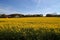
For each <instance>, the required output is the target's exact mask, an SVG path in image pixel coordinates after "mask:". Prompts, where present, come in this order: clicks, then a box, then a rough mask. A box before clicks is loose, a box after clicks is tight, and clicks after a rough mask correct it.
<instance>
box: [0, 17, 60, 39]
mask: <svg viewBox="0 0 60 40" xmlns="http://www.w3.org/2000/svg"><path fill="white" fill-rule="evenodd" d="M0 39H1V40H60V18H59V17H27V18H0Z"/></svg>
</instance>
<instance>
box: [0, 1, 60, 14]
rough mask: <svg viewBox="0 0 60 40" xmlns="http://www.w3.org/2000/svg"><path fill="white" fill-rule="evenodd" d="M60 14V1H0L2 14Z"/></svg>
mask: <svg viewBox="0 0 60 40" xmlns="http://www.w3.org/2000/svg"><path fill="white" fill-rule="evenodd" d="M55 12H56V13H58V14H60V0H0V13H6V14H11V13H22V14H44V15H45V14H47V13H55Z"/></svg>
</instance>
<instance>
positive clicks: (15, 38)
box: [0, 28, 60, 40]
mask: <svg viewBox="0 0 60 40" xmlns="http://www.w3.org/2000/svg"><path fill="white" fill-rule="evenodd" d="M48 30H50V31H48ZM0 40H60V34H59V33H56V32H55V30H54V29H44V28H40V29H38V30H34V29H33V28H26V29H24V28H22V29H21V30H20V31H19V32H16V31H8V30H5V31H0Z"/></svg>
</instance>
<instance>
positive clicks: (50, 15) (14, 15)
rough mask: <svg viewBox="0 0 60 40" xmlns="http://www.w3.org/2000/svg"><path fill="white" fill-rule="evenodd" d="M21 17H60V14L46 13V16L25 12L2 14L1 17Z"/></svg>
mask: <svg viewBox="0 0 60 40" xmlns="http://www.w3.org/2000/svg"><path fill="white" fill-rule="evenodd" d="M20 17H60V15H57V14H46V16H43V14H34V15H23V14H9V15H6V14H0V18H20Z"/></svg>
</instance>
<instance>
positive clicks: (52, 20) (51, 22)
mask: <svg viewBox="0 0 60 40" xmlns="http://www.w3.org/2000/svg"><path fill="white" fill-rule="evenodd" d="M11 28H15V29H17V30H20V28H35V29H38V28H60V18H58V17H27V18H0V30H2V29H11Z"/></svg>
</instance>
